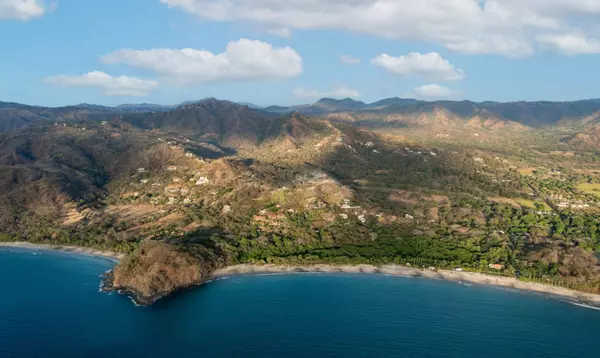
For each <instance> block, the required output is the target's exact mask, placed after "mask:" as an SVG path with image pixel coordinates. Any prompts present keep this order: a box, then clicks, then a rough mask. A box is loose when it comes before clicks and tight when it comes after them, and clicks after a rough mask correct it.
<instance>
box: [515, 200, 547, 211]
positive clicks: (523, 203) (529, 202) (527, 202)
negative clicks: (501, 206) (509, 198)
mask: <svg viewBox="0 0 600 358" xmlns="http://www.w3.org/2000/svg"><path fill="white" fill-rule="evenodd" d="M515 201H516V202H517V203H519V205H521V207H524V208H532V209H534V208H535V203H536V201H533V200H529V199H515ZM537 203H539V204H542V205H544V210H543V211H550V210H552V208H550V207H549V206H548V204H546V203H544V202H543V201H537Z"/></svg>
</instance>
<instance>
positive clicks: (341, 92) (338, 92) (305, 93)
mask: <svg viewBox="0 0 600 358" xmlns="http://www.w3.org/2000/svg"><path fill="white" fill-rule="evenodd" d="M292 94H293V95H294V97H296V98H324V97H328V98H354V97H359V96H360V92H358V91H357V90H354V89H352V88H348V87H346V86H340V87H336V88H334V89H332V90H330V91H317V90H306V89H304V88H296V89H295V90H294V91H293V92H292Z"/></svg>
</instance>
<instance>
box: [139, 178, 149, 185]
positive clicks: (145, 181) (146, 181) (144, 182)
mask: <svg viewBox="0 0 600 358" xmlns="http://www.w3.org/2000/svg"><path fill="white" fill-rule="evenodd" d="M140 182H141V183H142V184H146V183H148V179H142V180H140Z"/></svg>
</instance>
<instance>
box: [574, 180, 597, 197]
mask: <svg viewBox="0 0 600 358" xmlns="http://www.w3.org/2000/svg"><path fill="white" fill-rule="evenodd" d="M577 189H579V190H581V191H583V192H584V193H586V194H592V195H595V196H597V197H600V184H590V183H583V184H579V185H577Z"/></svg>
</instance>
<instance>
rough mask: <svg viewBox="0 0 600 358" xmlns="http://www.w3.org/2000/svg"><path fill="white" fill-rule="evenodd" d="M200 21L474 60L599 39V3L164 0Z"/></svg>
mask: <svg viewBox="0 0 600 358" xmlns="http://www.w3.org/2000/svg"><path fill="white" fill-rule="evenodd" d="M161 2H162V3H164V4H166V5H168V6H169V7H170V8H177V9H181V10H184V11H187V12H189V13H192V14H194V15H196V16H198V17H200V18H201V19H204V20H210V21H220V22H241V23H254V24H259V25H260V26H261V27H264V28H275V29H278V30H277V31H278V32H280V33H282V34H285V35H288V34H289V32H287V31H283V29H288V30H294V29H297V30H309V29H325V30H329V29H334V30H345V31H351V32H357V33H364V34H369V35H374V36H379V37H384V38H389V39H396V40H409V41H425V42H432V43H436V44H440V45H442V46H445V47H446V48H448V49H451V50H453V51H458V52H463V53H471V54H501V55H504V56H508V57H523V56H530V55H532V54H533V53H534V51H535V44H536V41H535V39H536V38H537V37H538V36H547V35H556V32H557V31H559V32H562V33H568V32H572V31H573V30H574V29H581V30H582V31H583V32H584V34H585V37H594V36H595V37H598V36H600V33H599V32H600V29H599V28H598V26H597V25H596V23H597V16H596V17H595V16H594V15H598V14H600V1H598V0H418V1H417V0H161Z"/></svg>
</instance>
